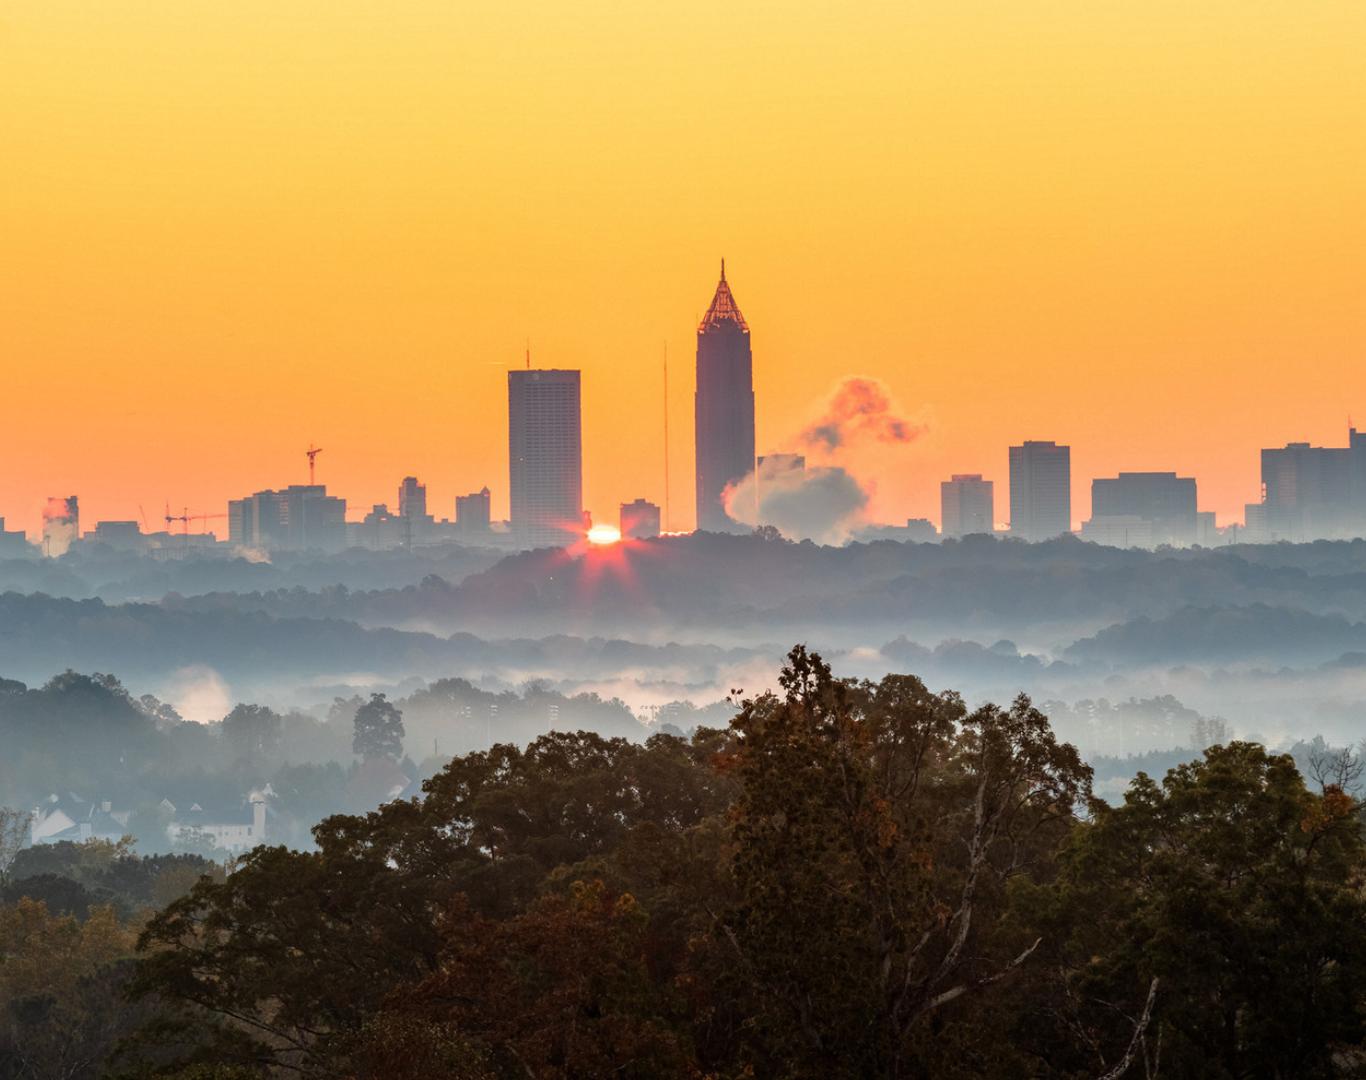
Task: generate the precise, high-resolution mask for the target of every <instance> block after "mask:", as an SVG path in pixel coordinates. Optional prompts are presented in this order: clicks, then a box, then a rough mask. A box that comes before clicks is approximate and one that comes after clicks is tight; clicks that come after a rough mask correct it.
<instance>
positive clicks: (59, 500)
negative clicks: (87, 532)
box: [43, 495, 81, 559]
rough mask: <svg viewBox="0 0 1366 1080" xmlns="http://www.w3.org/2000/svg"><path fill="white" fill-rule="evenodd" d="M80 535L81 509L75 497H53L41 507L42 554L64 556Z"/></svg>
mask: <svg viewBox="0 0 1366 1080" xmlns="http://www.w3.org/2000/svg"><path fill="white" fill-rule="evenodd" d="M80 535H81V509H80V504H79V502H78V500H77V499H76V496H75V495H68V496H66V497H65V498H63V497H61V496H53V497H52V498H50V499H48V501H47V505H46V506H44V507H43V554H44V555H46V556H48V557H49V558H52V559H55V558H58V557H59V556H62V555H65V554H66V553H67V550H68V549H69V548H70V547H71V545H72V544H74V543H75V542H76V541H77V540H78V539H80Z"/></svg>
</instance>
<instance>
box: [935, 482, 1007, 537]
mask: <svg viewBox="0 0 1366 1080" xmlns="http://www.w3.org/2000/svg"><path fill="white" fill-rule="evenodd" d="M995 503H996V500H995V493H994V489H993V485H992V482H991V481H990V480H983V479H982V477H981V474H979V473H971V474H959V475H955V476H953V477H951V478H950V479H948V480H944V481H941V482H940V484H939V517H940V524H941V526H942V528H943V533H944V536H945V538H949V537H959V536H973V535H975V534H977V533H986V534H988V535H990V534H991V533H992V532H993V531H994V530H995V525H994V521H995V514H996V505H995Z"/></svg>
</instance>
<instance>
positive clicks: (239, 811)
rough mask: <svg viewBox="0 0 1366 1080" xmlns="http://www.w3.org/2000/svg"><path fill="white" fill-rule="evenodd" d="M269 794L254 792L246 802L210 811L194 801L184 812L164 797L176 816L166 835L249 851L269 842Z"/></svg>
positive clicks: (164, 803)
mask: <svg viewBox="0 0 1366 1080" xmlns="http://www.w3.org/2000/svg"><path fill="white" fill-rule="evenodd" d="M269 793H270V792H269V789H267V790H266V791H253V792H252V793H251V794H250V795H248V796H247V799H246V803H245V804H244V805H242V806H241V807H238V808H236V809H231V810H226V811H222V810H220V811H207V810H205V809H204V808H203V807H202V806H200V805H199V804H198V803H194V804H192V805H191V806H190V807H189V809H187V810H186V811H185V812H184V813H183V814H182V813H179V812H178V811H177V810H176V807H175V805H174V804H173V803H171V802H170V801H169V800H166V799H163V800H162V807H163V808H164V809H168V810H169V811H170V813H171V814H172V815H173V816H172V818H171V823H170V824H169V825H167V826H166V835H167V837H168V838H169V839H170V841H171V843H173V844H176V843H191V842H193V841H195V840H196V839H202V840H204V841H206V842H207V843H208V844H209V845H210V846H211V847H215V848H221V849H222V850H224V851H228V852H232V853H233V854H236V853H238V852H243V851H248V850H250V849H251V848H254V847H256V845H257V844H264V843H265V842H266V796H267V795H268V794H269Z"/></svg>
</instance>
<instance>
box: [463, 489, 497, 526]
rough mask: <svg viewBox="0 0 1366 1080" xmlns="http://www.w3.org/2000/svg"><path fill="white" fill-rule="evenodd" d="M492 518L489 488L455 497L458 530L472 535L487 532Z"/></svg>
mask: <svg viewBox="0 0 1366 1080" xmlns="http://www.w3.org/2000/svg"><path fill="white" fill-rule="evenodd" d="M491 520H492V515H491V514H490V512H489V489H488V488H481V489H480V490H479V491H476V492H473V493H471V494H469V495H457V496H456V497H455V527H456V529H457V530H458V531H460V532H462V533H469V534H471V535H475V534H479V533H486V532H488V531H489V525H490V522H491Z"/></svg>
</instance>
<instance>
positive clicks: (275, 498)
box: [228, 484, 346, 551]
mask: <svg viewBox="0 0 1366 1080" xmlns="http://www.w3.org/2000/svg"><path fill="white" fill-rule="evenodd" d="M228 539H229V540H230V541H231V542H232V543H234V544H240V545H241V546H243V547H251V548H261V549H263V550H267V551H274V550H279V551H285V550H291V551H306V550H317V551H340V550H341V549H342V548H344V547H345V546H346V500H345V499H341V498H338V497H336V496H335V495H329V494H328V493H327V488H326V487H325V486H324V485H322V484H291V485H290V486H289V487H287V488H285V489H284V490H283V491H258V492H256V493H255V494H253V495H248V496H247V497H246V498H244V499H233V500H232V501H231V502H229V503H228Z"/></svg>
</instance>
